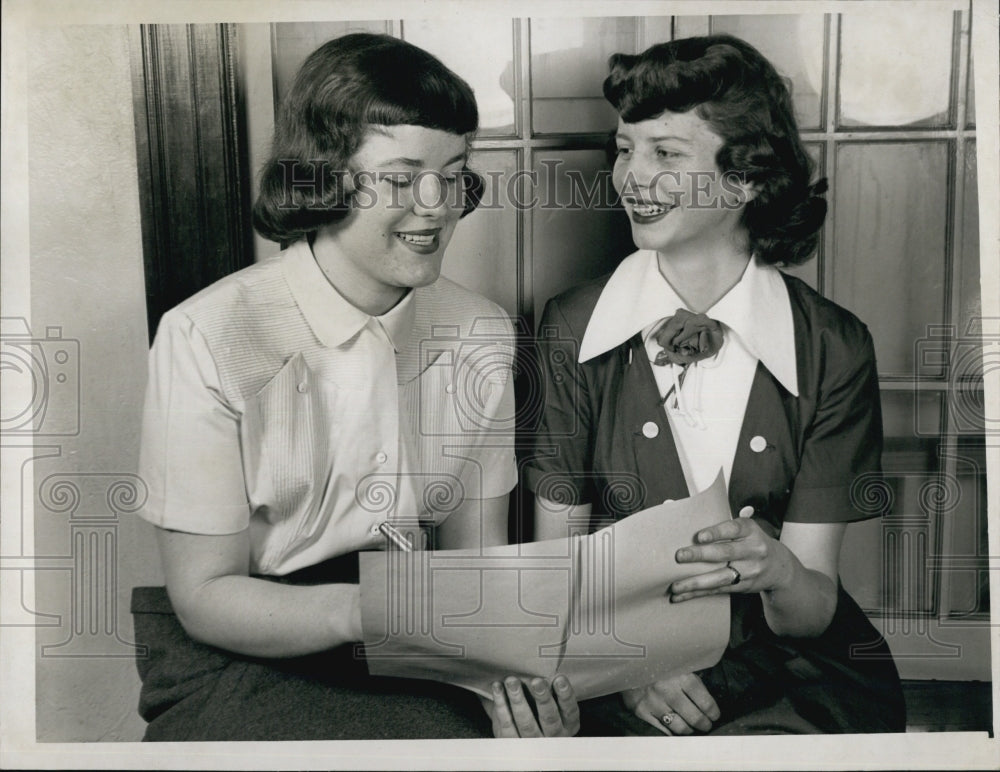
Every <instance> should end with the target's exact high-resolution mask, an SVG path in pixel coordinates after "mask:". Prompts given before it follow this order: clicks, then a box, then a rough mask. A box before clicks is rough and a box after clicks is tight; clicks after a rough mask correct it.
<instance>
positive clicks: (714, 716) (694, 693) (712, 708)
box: [684, 674, 722, 732]
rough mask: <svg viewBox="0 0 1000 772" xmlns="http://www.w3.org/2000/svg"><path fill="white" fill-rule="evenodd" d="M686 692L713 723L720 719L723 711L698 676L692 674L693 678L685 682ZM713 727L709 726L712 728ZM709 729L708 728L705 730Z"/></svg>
mask: <svg viewBox="0 0 1000 772" xmlns="http://www.w3.org/2000/svg"><path fill="white" fill-rule="evenodd" d="M684 693H685V694H686V695H687V696H688V697H689V698H690V699H691V702H693V703H694V704H695V705H696V706H697V707H698V710H700V711H701V712H702V713H703V714H704V715H705V716H707V717H708V719H709V720H710V721H712V722H713V723H714V722H715V721H718V720H719V716H720V715H722V712H721V711H720V710H719V705H718V704H717V703H716V701H715V698H714V697H713V696H712V694H711V692H709V691H708V689H707V688H706V687H705V684H703V683H702V682H701V679H700V678H698V676H696V675H694V674H692V675H691V678H690V679H689V680H687V681H685V683H684ZM710 728H711V727H709V729H710ZM704 731H706V732H707V731H708V729H706V730H704Z"/></svg>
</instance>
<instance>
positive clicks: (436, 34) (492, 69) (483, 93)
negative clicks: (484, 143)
mask: <svg viewBox="0 0 1000 772" xmlns="http://www.w3.org/2000/svg"><path fill="white" fill-rule="evenodd" d="M403 38H404V39H406V40H408V41H409V42H411V43H413V44H414V45H417V46H420V47H421V48H423V49H426V50H427V51H430V52H431V53H432V54H434V55H435V56H436V57H438V58H439V59H440V60H441V61H442V62H444V63H445V65H446V66H447V67H449V68H450V69H452V70H454V71H455V72H456V73H458V74H459V75H461V76H462V77H463V78H465V80H467V81H468V83H469V85H470V86H472V88H473V90H474V91H475V92H476V102H477V103H478V105H479V123H480V127H481V129H480V134H485V135H497V134H511V133H513V131H514V83H515V78H514V32H513V24H512V23H511V21H510V20H508V19H497V20H496V21H495V22H491V23H490V24H488V25H485V24H483V22H482V21H464V20H461V19H452V18H449V19H433V20H427V19H413V20H411V19H406V20H405V21H404V22H403Z"/></svg>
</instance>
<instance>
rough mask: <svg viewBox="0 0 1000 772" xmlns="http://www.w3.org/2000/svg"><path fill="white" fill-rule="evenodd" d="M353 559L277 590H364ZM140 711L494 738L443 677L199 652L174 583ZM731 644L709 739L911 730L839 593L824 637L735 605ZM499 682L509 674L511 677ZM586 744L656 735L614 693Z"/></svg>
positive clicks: (711, 685) (186, 723) (231, 724)
mask: <svg viewBox="0 0 1000 772" xmlns="http://www.w3.org/2000/svg"><path fill="white" fill-rule="evenodd" d="M354 571H356V559H355V560H354V562H353V565H351V563H348V564H347V568H346V569H345V568H344V563H343V562H342V561H340V562H331V563H329V564H323V565H321V566H317V567H314V568H312V569H306V570H305V571H303V572H299V573H298V574H295V575H293V576H291V577H286V578H282V579H279V580H278V581H283V582H290V583H302V584H312V583H317V582H323V581H348V580H350V579H352V577H353V580H354V581H357V577H356V573H352V572H354ZM132 613H133V617H134V621H135V635H136V641H137V643H139V644H141V645H144V646H146V647H148V655H147V656H146V657H144V658H141V659H139V660H138V668H139V675H140V677H141V679H142V691H141V695H140V702H139V713H140V715H141V716H142V717H143V719H145V720H146V721H147V722H148V727H147V729H146V734H145V737H144V739H145V740H160V741H184V740H191V741H194V740H364V739H460V738H484V737H492V731H491V726H490V722H489V719H488V718H487V716H486V713H485V711H484V710H483V708H482V706H481V704H480V702H479V699H478V697H476V696H475V695H474V694H473V693H471V692H469V691H466V690H464V689H460V688H458V687H455V686H449V685H446V684H441V683H438V682H434V681H425V680H416V679H400V678H383V677H373V676H370V675H369V674H368V670H367V666H366V664H365V661H364V658H363V655H362V654H360V653H357V652H356V651H355V647H354V646H353V645H347V646H341V647H338V648H336V649H332V650H330V651H326V652H321V653H318V654H313V655H309V656H305V657H292V658H287V659H258V658H252V657H244V656H241V655H237V654H232V653H230V652H227V651H223V650H221V649H217V648H214V647H212V646H207V645H204V644H201V643H197V642H196V641H194V640H192V639H191V638H190V637H189V636H188V635H187V633H186V632H185V631H184V629H183V628H182V627H181V625H180V622H179V621H178V619H177V617H176V615H175V614H174V612H173V608H172V607H171V605H170V600H169V598H168V597H167V593H166V591H165V589H164V588H163V587H137V588H135V589H134V590H133V594H132ZM733 623H734V630H733V641H734V642H735V645H731V646H730V648H729V649H727V651H726V653H725V655H724V656H723V658H722V660H721V661H720V662H719V664H717V665H716V666H714V667H712V668H709V669H708V670H705V671H702V672H700V673H699V676H700V677H701V679H702V681H703V682H704V684H705V686H706V687H707V688H708V691H709V692H710V693H711V694H712V695H713V697H715V699H716V702H717V703H718V704H719V707H720V710H721V712H722V718H721V719H720V721H719V723H718V724H717V725H716V727H715V729H713V731H712V732H711V734H713V735H714V734H719V735H727V734H803V733H813V732H815V733H841V732H854V733H869V732H902V731H904V730H905V726H906V716H905V707H904V703H903V695H902V689H901V687H900V683H899V677H898V674H897V672H896V668H895V665H894V664H893V661H892V657H891V655H890V654H889V649H888V647H887V646H886V644H885V642H884V641H883V640H882V638H881V637H880V636H879V635H878V633H877V632H876V631H875V629H874V627H872V625H871V623H870V622H869V621H868V619H867V618H866V617H865V615H864V613H863V612H862V611H861V609H860V608H859V607H858V606H857V604H856V603H855V602H854V600H853V599H852V598H851V597H850V596H849V595H848V594H847V593H846V592H844V591H843V590H841V591H840V597H839V599H838V605H837V611H836V614H835V616H834V619H833V622H832V623H831V625H830V627H829V629H828V630H827V632H826V633H825V634H824V635H823V636H820V637H819V638H815V639H789V638H778V637H777V636H775V635H773V634H772V633H770V631H769V630H768V629H767V627H766V625H765V624H763V615H762V612H761V610H760V600H759V598H758V597H757V596H735V597H734V615H733ZM502 675H503V674H499V673H498V676H502ZM580 707H581V725H582V726H581V732H580V734H581V735H584V736H623V735H649V734H652V735H655V734H659V732H658V730H656V729H655V728H653V727H651V726H649V725H648V724H646V723H645V722H643V721H642V720H640V719H638V718H636V717H635V716H634V715H632V714H631V713H629V712H628V711H626V710H625V708H624V706H623V705H622V702H621V699H620V698H619V697H618V696H617V695H612V696H609V697H604V698H600V699H596V700H588V701H585V702H583V703H581V706H580Z"/></svg>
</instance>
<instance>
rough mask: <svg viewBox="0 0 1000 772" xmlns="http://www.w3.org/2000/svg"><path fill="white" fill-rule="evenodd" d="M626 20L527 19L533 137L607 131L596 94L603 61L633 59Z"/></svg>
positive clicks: (607, 108) (631, 24)
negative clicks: (620, 55) (622, 57)
mask: <svg viewBox="0 0 1000 772" xmlns="http://www.w3.org/2000/svg"><path fill="white" fill-rule="evenodd" d="M636 37H637V24H636V20H635V19H632V18H607V19H532V20H531V96H532V112H533V119H532V122H533V128H534V131H535V132H536V133H543V134H544V133H554V132H592V131H610V130H611V129H613V128H614V127H615V125H616V121H617V119H616V117H615V111H614V109H612V107H611V105H609V104H608V103H607V102H606V101H605V100H604V96H603V93H602V91H601V87H602V84H603V83H604V79H605V78H606V77H607V76H608V57H610V56H611V54H614V53H630V54H632V53H636Z"/></svg>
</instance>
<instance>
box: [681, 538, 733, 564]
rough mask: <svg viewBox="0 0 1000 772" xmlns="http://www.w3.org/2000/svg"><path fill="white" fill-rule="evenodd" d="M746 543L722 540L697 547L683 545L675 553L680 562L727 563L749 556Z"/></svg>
mask: <svg viewBox="0 0 1000 772" xmlns="http://www.w3.org/2000/svg"><path fill="white" fill-rule="evenodd" d="M746 553H747V550H746V547H745V543H741V542H739V541H721V542H718V543H716V544H703V545H701V546H696V547H681V548H680V549H679V550H677V552H676V553H674V559H675V560H676V561H677V562H678V563H725V562H726V561H728V560H740V559H743V558H746V557H749V555H748V554H746Z"/></svg>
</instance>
